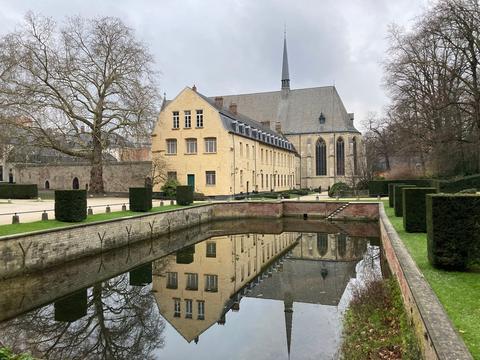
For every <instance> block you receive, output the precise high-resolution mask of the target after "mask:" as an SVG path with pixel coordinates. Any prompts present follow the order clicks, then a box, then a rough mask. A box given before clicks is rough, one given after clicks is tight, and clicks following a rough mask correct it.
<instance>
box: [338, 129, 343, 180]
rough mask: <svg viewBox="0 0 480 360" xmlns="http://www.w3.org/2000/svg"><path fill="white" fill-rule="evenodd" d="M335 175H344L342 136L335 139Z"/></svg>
mask: <svg viewBox="0 0 480 360" xmlns="http://www.w3.org/2000/svg"><path fill="white" fill-rule="evenodd" d="M337 175H345V143H344V141H343V139H342V138H339V139H338V140H337Z"/></svg>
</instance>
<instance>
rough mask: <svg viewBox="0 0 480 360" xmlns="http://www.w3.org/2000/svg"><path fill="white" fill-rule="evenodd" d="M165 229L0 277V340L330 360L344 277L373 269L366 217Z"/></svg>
mask: <svg viewBox="0 0 480 360" xmlns="http://www.w3.org/2000/svg"><path fill="white" fill-rule="evenodd" d="M236 227H238V228H236ZM302 229H303V230H304V231H301V230H302ZM240 230H241V231H240ZM174 236H176V237H175V239H177V237H179V238H181V239H183V240H182V241H180V240H178V241H174V242H173V243H172V236H168V237H166V238H162V239H150V240H149V241H147V242H145V244H136V245H135V246H132V248H130V249H119V250H115V251H113V252H111V253H106V254H101V255H99V256H97V257H92V258H89V259H81V260H79V261H78V262H72V263H67V264H64V265H62V266H60V267H57V268H53V269H50V270H48V271H45V272H43V273H35V274H27V275H25V276H22V277H18V278H15V279H8V280H4V281H2V282H0V314H3V315H0V320H1V321H2V322H0V343H1V344H3V345H5V346H9V347H12V348H13V349H14V350H15V351H18V352H20V351H28V352H30V353H32V354H33V355H34V356H36V357H39V358H46V359H289V358H290V359H335V358H337V356H338V349H339V346H340V342H341V320H342V314H343V312H344V311H345V309H346V307H347V306H348V302H349V296H350V292H351V289H352V287H355V286H361V284H362V282H363V281H364V279H365V278H366V277H368V276H371V275H372V274H374V273H376V274H379V273H381V270H380V262H379V261H378V260H379V256H380V249H379V248H378V225H377V224H365V223H357V224H355V223H343V224H332V223H325V222H320V221H308V222H304V221H301V220H298V221H293V222H289V223H285V222H279V221H275V222H270V223H268V222H265V221H263V222H255V221H253V222H250V225H249V222H245V223H244V224H243V225H242V226H238V224H237V225H234V224H233V223H231V222H219V223H217V224H215V225H208V226H207V227H205V226H204V227H202V228H201V229H199V228H196V229H188V230H186V231H184V232H182V233H180V234H176V235H174ZM186 238H188V241H187V240H185V239H186ZM175 244H177V247H178V248H177V249H175V250H174V251H172V249H174V247H175ZM178 244H181V246H179V245H178ZM149 248H150V250H148V249H149ZM152 249H153V250H152ZM152 251H153V253H152ZM155 251H156V252H155ZM156 255H158V256H156ZM135 259H137V260H135ZM138 259H140V260H138ZM142 259H143V260H145V261H143V262H142Z"/></svg>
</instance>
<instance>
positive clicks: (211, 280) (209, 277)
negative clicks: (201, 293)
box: [205, 274, 218, 292]
mask: <svg viewBox="0 0 480 360" xmlns="http://www.w3.org/2000/svg"><path fill="white" fill-rule="evenodd" d="M205 291H209V292H218V276H217V275H213V274H206V275H205Z"/></svg>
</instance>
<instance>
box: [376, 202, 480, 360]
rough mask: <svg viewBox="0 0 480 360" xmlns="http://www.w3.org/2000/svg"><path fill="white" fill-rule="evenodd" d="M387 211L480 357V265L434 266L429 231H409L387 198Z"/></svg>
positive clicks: (474, 351)
mask: <svg viewBox="0 0 480 360" xmlns="http://www.w3.org/2000/svg"><path fill="white" fill-rule="evenodd" d="M384 206H385V211H386V213H387V215H388V217H389V218H390V221H391V222H392V225H393V227H394V228H395V230H396V231H397V233H398V235H399V236H400V238H401V239H402V240H403V243H404V244H405V246H406V247H407V249H408V251H409V253H410V255H411V256H412V257H413V259H414V260H415V262H416V263H417V265H418V267H419V268H420V270H421V271H422V273H423V275H424V276H425V278H426V279H427V281H428V282H429V284H430V286H431V287H432V289H433V290H434V291H435V294H436V295H437V297H438V298H439V299H440V302H441V303H442V304H443V306H444V308H445V310H446V311H447V314H448V316H449V317H450V319H451V320H452V322H453V324H454V325H455V327H456V328H457V330H458V332H459V333H460V334H461V336H462V337H463V340H464V341H465V343H466V345H467V347H468V349H469V350H470V352H471V353H472V355H473V357H474V358H475V359H480V269H473V270H471V271H470V272H456V271H443V270H438V269H435V268H433V267H432V266H431V265H430V263H429V262H428V258H427V234H423V233H407V232H405V230H404V229H403V219H402V218H401V217H395V215H394V213H393V209H392V208H389V207H388V201H384Z"/></svg>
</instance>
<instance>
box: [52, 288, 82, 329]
mask: <svg viewBox="0 0 480 360" xmlns="http://www.w3.org/2000/svg"><path fill="white" fill-rule="evenodd" d="M53 307H54V312H55V315H54V316H55V321H61V322H74V321H77V320H78V319H80V318H82V317H84V316H85V315H87V308H88V294H87V289H82V290H78V291H76V292H74V293H73V294H71V295H68V296H66V297H64V298H62V299H60V300H57V301H55V303H54V305H53Z"/></svg>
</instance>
